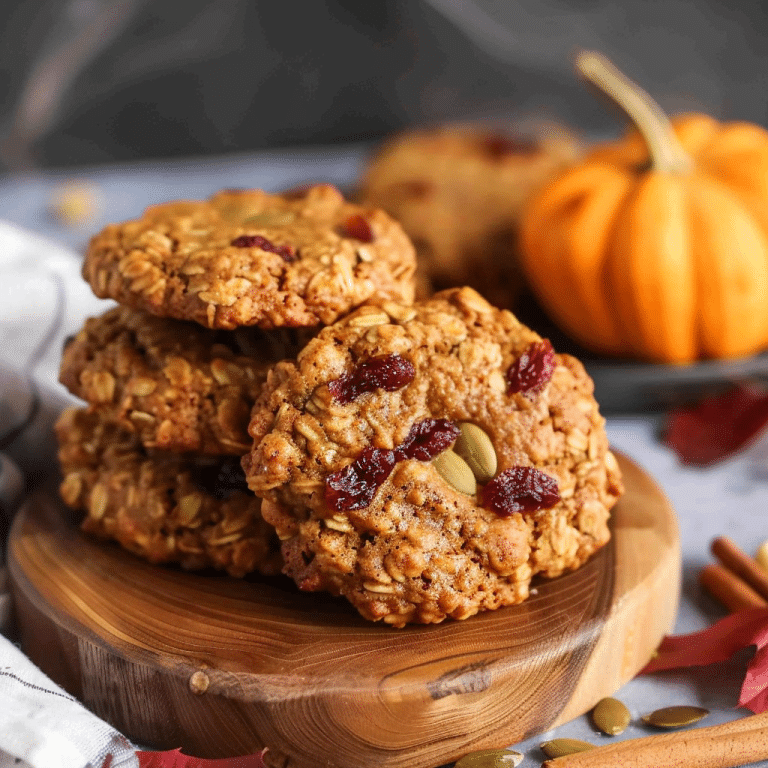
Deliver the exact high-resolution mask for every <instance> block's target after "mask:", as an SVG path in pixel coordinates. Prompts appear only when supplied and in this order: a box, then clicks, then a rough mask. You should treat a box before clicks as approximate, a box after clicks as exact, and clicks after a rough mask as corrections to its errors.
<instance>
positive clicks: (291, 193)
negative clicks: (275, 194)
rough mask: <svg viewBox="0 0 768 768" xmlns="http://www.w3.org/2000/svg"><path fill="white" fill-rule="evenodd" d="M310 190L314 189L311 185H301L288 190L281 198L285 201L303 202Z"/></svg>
mask: <svg viewBox="0 0 768 768" xmlns="http://www.w3.org/2000/svg"><path fill="white" fill-rule="evenodd" d="M310 189H312V185H311V184H299V185H298V186H296V187H291V188H290V189H286V190H285V192H281V193H280V197H282V198H283V199H284V200H303V199H304V198H305V197H306V196H307V194H308V193H309V190H310Z"/></svg>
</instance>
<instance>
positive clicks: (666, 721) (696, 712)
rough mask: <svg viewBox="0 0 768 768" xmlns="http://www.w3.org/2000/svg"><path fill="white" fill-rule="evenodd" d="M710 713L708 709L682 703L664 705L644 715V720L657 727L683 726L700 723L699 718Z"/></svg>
mask: <svg viewBox="0 0 768 768" xmlns="http://www.w3.org/2000/svg"><path fill="white" fill-rule="evenodd" d="M708 714H709V710H708V709H704V708H703V707H692V706H688V705H681V706H676V707H663V708H662V709H657V710H655V711H654V712H651V714H650V715H643V722H644V723H647V724H648V725H653V726H655V727H656V728H683V727H684V726H686V725H691V724H693V723H698V722H699V720H701V719H702V718H704V717H706V716H707V715H708Z"/></svg>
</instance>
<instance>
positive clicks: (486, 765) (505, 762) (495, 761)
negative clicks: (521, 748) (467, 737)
mask: <svg viewBox="0 0 768 768" xmlns="http://www.w3.org/2000/svg"><path fill="white" fill-rule="evenodd" d="M522 762H523V755H521V754H520V752H515V751H514V750H511V749H481V750H479V751H478V752H470V753H469V754H468V755H464V757H462V758H461V759H460V760H459V761H458V762H457V763H456V765H455V766H454V768H515V766H518V765H520V763H522Z"/></svg>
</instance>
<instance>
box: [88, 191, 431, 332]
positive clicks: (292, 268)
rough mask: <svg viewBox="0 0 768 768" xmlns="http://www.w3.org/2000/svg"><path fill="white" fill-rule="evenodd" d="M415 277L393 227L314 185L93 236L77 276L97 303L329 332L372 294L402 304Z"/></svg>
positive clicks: (158, 212) (147, 219) (224, 196)
mask: <svg viewBox="0 0 768 768" xmlns="http://www.w3.org/2000/svg"><path fill="white" fill-rule="evenodd" d="M415 268H416V262H415V255H414V251H413V246H412V245H411V243H410V241H409V239H408V238H407V237H406V235H405V234H404V233H403V231H402V229H401V227H400V225H399V224H397V223H396V222H394V221H393V220H392V219H391V218H390V217H389V216H387V215H386V214H385V213H384V212H383V211H380V210H376V209H371V208H362V207H360V206H357V205H353V204H352V203H348V202H346V201H345V200H344V198H343V197H342V196H341V194H340V193H339V192H338V190H336V189H335V188H334V187H331V186H327V185H320V186H315V187H310V188H309V189H307V190H304V191H302V192H299V193H286V194H285V195H273V194H267V193H266V192H262V191H261V190H241V191H236V190H232V191H224V192H220V193H218V194H216V195H214V196H213V197H212V198H211V199H210V200H207V201H180V202H173V203H166V204H164V205H156V206H153V207H151V208H148V209H147V210H146V211H145V213H144V215H143V216H142V217H141V218H140V219H137V220H135V221H127V222H124V223H122V224H112V225H110V226H108V227H107V228H106V229H104V230H103V231H102V232H101V233H99V234H97V235H96V236H95V237H94V238H93V239H92V240H91V243H90V246H89V248H88V251H87V253H86V257H85V262H84V264H83V276H84V277H85V279H86V280H87V281H88V282H89V283H90V284H91V287H92V288H93V290H94V292H95V293H96V295H97V296H99V297H101V298H112V299H116V300H117V301H119V302H121V303H122V304H126V305H128V306H131V307H134V308H136V309H144V310H146V311H148V312H151V313H153V314H155V315H159V316H163V317H174V318H177V319H180V320H195V321H197V322H198V323H200V324H202V325H204V326H206V327H208V328H224V329H230V330H231V329H233V328H236V327H238V326H242V325H258V326H259V327H261V328H278V327H285V326H289V327H296V326H315V325H320V324H329V323H332V322H333V321H334V320H336V318H338V317H339V316H340V315H342V314H344V313H345V312H348V311H349V310H350V309H352V308H353V307H356V306H358V305H359V304H362V303H363V302H364V301H366V299H368V298H370V297H372V296H374V295H379V296H382V297H385V298H393V299H397V300H400V301H404V302H408V301H410V300H411V299H412V298H413V273H414V270H415Z"/></svg>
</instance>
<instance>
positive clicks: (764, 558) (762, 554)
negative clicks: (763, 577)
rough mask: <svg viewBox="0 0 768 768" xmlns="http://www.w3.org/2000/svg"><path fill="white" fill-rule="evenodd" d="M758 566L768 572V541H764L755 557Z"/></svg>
mask: <svg viewBox="0 0 768 768" xmlns="http://www.w3.org/2000/svg"><path fill="white" fill-rule="evenodd" d="M755 560H757V564H758V565H759V566H760V567H761V568H762V569H763V570H764V571H768V541H764V542H763V543H762V544H761V545H760V547H759V549H758V550H757V554H756V555H755Z"/></svg>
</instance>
